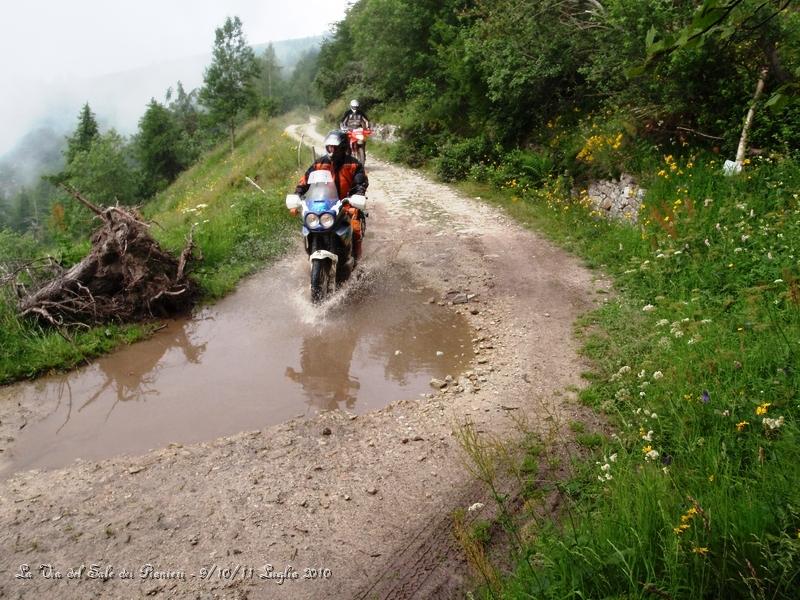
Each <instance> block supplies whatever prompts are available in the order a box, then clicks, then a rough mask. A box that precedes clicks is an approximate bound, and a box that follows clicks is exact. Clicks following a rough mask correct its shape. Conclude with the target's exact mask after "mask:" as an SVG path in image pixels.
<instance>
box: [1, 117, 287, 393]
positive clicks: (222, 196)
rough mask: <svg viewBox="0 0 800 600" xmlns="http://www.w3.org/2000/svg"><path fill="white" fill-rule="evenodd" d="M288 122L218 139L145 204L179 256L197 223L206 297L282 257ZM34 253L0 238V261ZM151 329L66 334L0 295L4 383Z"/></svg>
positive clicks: (68, 363) (71, 362)
mask: <svg viewBox="0 0 800 600" xmlns="http://www.w3.org/2000/svg"><path fill="white" fill-rule="evenodd" d="M284 121H286V122H288V117H287V118H286V119H284V120H273V121H270V122H269V123H266V122H264V121H252V122H250V123H248V124H246V125H245V126H243V127H242V128H241V129H240V130H239V132H238V134H237V135H238V137H237V147H236V150H235V151H234V152H233V154H231V152H230V151H229V147H228V146H227V145H226V144H224V143H223V144H221V145H220V146H219V147H218V148H217V149H215V150H213V151H211V152H210V153H209V154H207V155H206V156H205V157H203V158H202V159H201V160H200V161H199V162H198V163H197V164H196V165H194V166H193V167H192V168H191V169H189V170H188V171H186V172H184V173H183V174H181V176H180V177H179V178H178V179H177V180H176V181H175V183H173V184H172V185H171V186H170V187H169V188H168V189H167V190H165V191H164V192H162V193H161V194H159V195H157V196H156V197H155V198H154V199H153V200H152V201H150V202H149V203H148V204H147V205H146V206H145V207H144V213H145V215H146V216H147V218H149V219H151V220H153V221H155V222H156V223H158V225H159V226H156V227H153V228H152V229H151V231H152V233H153V235H154V236H155V237H156V238H157V239H158V240H159V242H161V243H162V244H163V245H164V246H165V247H167V248H169V249H170V250H172V251H173V252H175V253H176V254H177V253H179V252H180V250H181V249H182V248H183V245H184V243H185V239H186V236H187V234H188V232H189V230H190V229H191V227H192V225H194V226H195V233H194V239H195V242H196V244H197V247H198V249H199V251H200V253H201V254H202V261H201V262H199V264H198V265H197V267H196V269H195V270H194V272H193V275H194V277H196V278H197V280H198V281H199V282H200V285H201V288H202V292H203V298H204V299H205V300H210V299H214V298H218V297H220V296H222V295H223V294H225V293H227V292H229V291H231V290H232V289H233V287H234V286H235V285H236V282H237V281H239V279H241V278H242V277H243V276H245V275H247V274H248V273H251V272H253V271H255V270H256V269H258V268H259V267H261V266H263V265H264V264H265V262H266V261H268V260H270V259H272V258H273V257H275V256H277V255H279V254H280V253H281V252H282V251H283V250H284V249H285V248H286V247H287V244H288V243H289V240H290V239H291V237H290V234H291V233H292V232H293V231H294V229H293V228H294V227H295V226H296V223H295V221H294V220H293V219H292V218H291V217H289V215H288V213H287V211H286V210H285V207H284V203H283V197H284V195H285V194H286V193H287V190H290V189H291V188H293V184H294V180H295V178H296V177H295V176H296V172H297V156H296V143H294V142H292V141H291V140H289V139H288V138H287V137H286V136H285V135H284V134H283V132H282V128H283V126H284V125H285V124H286V123H285V122H284ZM245 176H249V177H250V178H252V179H254V180H255V181H256V182H258V184H259V185H260V186H261V187H262V188H263V189H264V191H265V192H266V194H264V193H262V192H260V191H258V190H257V189H255V188H254V187H252V186H251V185H250V184H249V183H247V181H246V180H245ZM3 235H6V234H3ZM36 251H37V250H36V248H35V247H34V244H32V243H26V238H24V237H20V236H15V235H13V234H8V235H6V238H3V239H0V260H2V259H3V258H4V257H6V258H13V259H23V258H25V257H26V256H28V255H30V257H33V256H34V255H35V253H36ZM81 254H82V253H81ZM153 329H154V325H153V324H143V325H109V326H104V327H95V328H92V329H88V330H76V331H73V332H70V333H69V335H68V336H65V335H62V334H60V333H58V332H56V331H53V330H52V329H49V328H42V327H39V326H38V325H36V324H33V323H31V322H29V321H27V320H26V321H21V320H20V319H18V318H17V316H16V313H15V310H14V302H13V300H12V299H11V298H10V297H8V296H2V295H0V383H9V382H11V381H14V380H17V379H23V378H27V377H33V376H35V375H37V374H40V373H42V372H46V371H49V370H54V369H69V368H72V367H74V366H76V365H78V364H80V363H81V362H83V361H85V360H86V359H88V358H92V357H95V356H98V355H101V354H104V353H107V352H109V351H111V350H113V349H114V348H116V347H117V346H119V345H121V344H125V343H131V342H134V341H136V340H139V339H142V338H144V337H147V336H148V335H150V334H151V333H152V331H153Z"/></svg>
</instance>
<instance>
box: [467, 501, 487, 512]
mask: <svg viewBox="0 0 800 600" xmlns="http://www.w3.org/2000/svg"><path fill="white" fill-rule="evenodd" d="M484 506H485V505H484V504H483V503H482V502H476V503H475V504H473V505H472V506H470V507H469V508H468V509H467V511H469V512H475V511H476V510H480V509H482V508H483V507H484Z"/></svg>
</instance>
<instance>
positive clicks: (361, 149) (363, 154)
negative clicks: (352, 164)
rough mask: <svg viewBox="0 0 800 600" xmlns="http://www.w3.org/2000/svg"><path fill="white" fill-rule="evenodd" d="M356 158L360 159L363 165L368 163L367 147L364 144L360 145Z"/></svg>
mask: <svg viewBox="0 0 800 600" xmlns="http://www.w3.org/2000/svg"><path fill="white" fill-rule="evenodd" d="M356 158H357V159H358V162H360V163H361V164H362V165H363V164H366V162H367V149H366V148H365V147H364V146H359V147H358V150H357V156H356Z"/></svg>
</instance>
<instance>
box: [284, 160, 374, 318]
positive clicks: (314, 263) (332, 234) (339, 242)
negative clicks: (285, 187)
mask: <svg viewBox="0 0 800 600" xmlns="http://www.w3.org/2000/svg"><path fill="white" fill-rule="evenodd" d="M308 185H309V188H308V191H307V192H306V194H305V196H303V197H302V198H301V197H300V196H298V195H297V194H289V195H288V196H286V208H288V209H302V217H303V239H304V241H305V248H306V253H307V254H308V257H309V258H308V260H309V263H310V264H311V302H312V303H313V304H319V303H320V302H322V301H324V300H325V299H326V298H327V297H328V295H329V294H332V293H333V292H334V291H335V290H336V288H337V287H338V286H339V285H341V284H342V283H344V282H345V281H347V279H348V278H349V277H350V274H351V273H352V271H353V266H354V264H355V261H354V259H353V256H352V254H353V250H352V248H353V228H352V226H351V224H350V215H349V214H348V212H347V211H345V210H343V208H344V206H345V203H349V204H350V205H351V206H353V207H355V208H357V209H359V211H361V212H362V213H363V212H364V210H365V209H366V206H367V199H366V197H365V196H356V195H354V196H351V197H350V198H346V199H345V200H340V199H339V193H338V192H337V190H336V184H335V183H334V181H333V176H332V175H331V172H330V171H323V170H320V171H314V172H313V173H311V175H309V177H308Z"/></svg>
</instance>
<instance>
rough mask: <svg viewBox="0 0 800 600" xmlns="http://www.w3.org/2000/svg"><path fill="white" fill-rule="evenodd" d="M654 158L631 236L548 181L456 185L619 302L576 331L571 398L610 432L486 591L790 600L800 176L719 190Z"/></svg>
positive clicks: (797, 559)
mask: <svg viewBox="0 0 800 600" xmlns="http://www.w3.org/2000/svg"><path fill="white" fill-rule="evenodd" d="M664 160H665V162H664V164H663V165H662V167H663V168H661V169H660V170H659V171H658V173H659V174H658V175H653V176H652V177H650V178H648V179H647V180H645V181H644V183H645V186H646V187H648V195H647V198H646V205H645V207H643V211H642V220H641V224H640V225H639V226H636V227H631V226H625V225H619V224H612V223H607V222H605V221H602V220H599V219H597V218H595V217H594V216H593V215H592V213H591V210H590V208H589V207H588V206H587V205H586V204H587V203H586V202H585V200H583V199H582V198H572V197H570V195H569V194H568V193H567V190H566V189H565V188H566V186H565V185H564V184H563V183H562V182H560V181H559V180H557V179H551V180H549V181H548V182H547V183H546V185H545V186H543V188H541V189H536V190H534V189H517V188H515V187H514V186H513V185H512V186H511V187H510V188H508V189H505V190H496V189H492V188H489V187H487V186H481V185H478V184H475V183H469V184H464V191H465V192H467V193H469V194H470V195H472V196H480V197H481V198H483V199H484V200H486V201H488V202H490V203H492V204H495V205H496V206H498V207H500V208H502V209H503V210H505V211H507V212H508V213H509V214H510V215H512V216H513V217H514V218H516V219H518V220H519V221H520V222H522V223H524V224H525V225H528V226H531V227H534V228H536V229H537V230H540V231H544V232H546V234H547V235H549V236H550V237H551V238H552V239H554V240H556V241H557V242H559V243H560V244H562V245H564V246H565V247H566V248H568V249H570V250H571V251H573V252H575V253H577V254H579V255H580V256H582V257H584V258H585V259H586V261H587V262H588V263H589V264H590V265H592V266H597V267H602V268H603V269H604V270H605V271H606V272H607V273H609V274H610V275H612V276H613V277H614V279H615V281H616V284H617V288H618V290H619V292H620V293H619V294H618V296H617V297H616V298H615V299H613V300H612V301H610V302H608V303H607V304H606V305H604V306H603V307H602V308H600V309H599V310H596V311H594V312H592V313H590V314H588V315H586V316H585V318H584V319H583V322H582V323H581V325H582V327H583V341H584V352H585V353H586V354H587V355H588V356H589V357H591V358H592V359H593V362H594V365H595V367H594V370H593V371H592V372H591V373H588V374H586V376H587V377H588V378H589V379H590V381H591V384H590V385H589V387H588V388H587V389H586V390H585V391H583V392H582V400H583V401H584V402H586V403H587V404H589V405H591V406H592V407H594V408H596V409H597V410H598V411H601V412H602V413H604V414H605V415H606V416H607V417H608V418H609V419H610V421H611V422H612V423H614V424H615V426H616V428H617V432H618V433H617V434H615V436H614V437H613V438H612V439H604V440H602V442H601V443H602V448H601V449H600V450H599V451H598V452H597V454H596V456H595V457H594V458H593V459H592V460H591V461H589V462H587V463H585V464H583V465H581V466H579V467H578V468H576V469H575V473H576V475H575V479H574V481H572V482H570V484H569V486H570V488H571V489H573V490H578V492H576V493H574V494H570V495H568V498H569V499H570V500H569V501H568V503H567V507H566V509H565V510H566V511H567V512H566V513H565V515H564V518H563V519H561V522H560V524H559V523H550V524H541V525H539V526H535V527H532V528H527V529H526V531H527V532H529V535H527V537H526V541H525V542H524V543H523V544H522V545H521V547H519V548H517V550H518V556H519V563H518V564H519V567H518V569H517V571H516V572H515V573H514V574H513V575H512V576H510V577H509V578H508V579H506V581H505V582H504V584H503V586H502V589H501V590H500V591H497V590H492V591H487V592H486V596H487V597H503V598H653V597H661V598H787V599H788V598H796V597H797V590H798V589H800V444H799V443H798V442H800V436H799V435H798V434H799V433H800V430H799V429H798V418H800V397H799V396H798V390H800V280H799V277H800V202H799V201H798V194H797V190H798V189H800V167H798V165H797V164H796V163H793V162H791V161H789V160H784V161H772V160H770V159H765V160H762V161H759V162H758V164H754V165H750V166H749V167H748V168H747V170H746V171H745V173H743V174H742V175H740V176H737V177H733V178H726V177H723V176H722V175H721V174H720V172H719V164H716V163H715V162H714V161H713V159H711V158H707V159H702V158H699V157H695V158H694V159H688V158H687V159H686V160H684V161H676V160H675V159H674V158H672V157H664ZM531 532H532V533H531Z"/></svg>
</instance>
